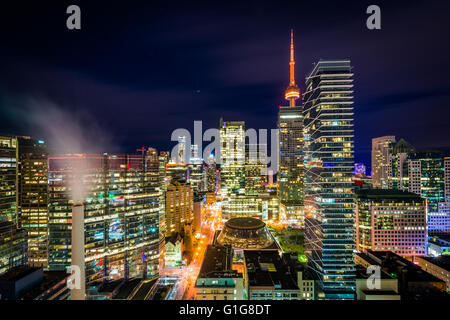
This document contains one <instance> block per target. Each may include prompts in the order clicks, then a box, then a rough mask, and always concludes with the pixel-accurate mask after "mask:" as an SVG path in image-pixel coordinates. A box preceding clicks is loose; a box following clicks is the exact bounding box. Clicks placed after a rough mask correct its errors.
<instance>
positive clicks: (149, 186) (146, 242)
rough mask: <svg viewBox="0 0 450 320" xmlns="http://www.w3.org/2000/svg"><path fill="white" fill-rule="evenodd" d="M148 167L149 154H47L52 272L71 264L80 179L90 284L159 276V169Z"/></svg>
mask: <svg viewBox="0 0 450 320" xmlns="http://www.w3.org/2000/svg"><path fill="white" fill-rule="evenodd" d="M75 168H77V169H75ZM80 168H81V169H80ZM150 168H152V166H151V165H150V166H149V165H148V158H147V153H146V152H143V153H142V155H115V154H103V155H101V154H89V155H55V156H50V157H49V169H48V175H49V189H48V197H49V269H50V270H65V269H66V268H67V267H68V266H70V262H71V226H72V216H71V214H72V195H71V194H72V193H73V192H74V189H75V185H74V184H73V181H76V180H77V178H79V179H81V181H83V183H82V185H83V186H84V187H83V188H84V189H85V194H84V195H85V197H84V198H85V201H84V224H85V262H86V278H87V283H88V284H89V283H90V282H94V281H97V280H103V279H117V278H128V277H135V276H145V275H148V276H151V275H157V274H158V266H159V231H158V223H159V221H158V213H159V201H158V197H159V192H158V190H157V187H158V180H157V171H156V172H152V171H151V169H150Z"/></svg>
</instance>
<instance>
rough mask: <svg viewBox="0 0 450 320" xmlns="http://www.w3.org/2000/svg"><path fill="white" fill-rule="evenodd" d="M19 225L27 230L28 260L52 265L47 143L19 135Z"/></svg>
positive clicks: (38, 264) (36, 264) (33, 263)
mask: <svg viewBox="0 0 450 320" xmlns="http://www.w3.org/2000/svg"><path fill="white" fill-rule="evenodd" d="M18 145H19V153H18V154H19V158H18V159H19V161H18V177H17V182H18V197H17V213H18V226H19V227H20V228H23V229H25V230H26V231H27V236H28V264H29V265H30V266H32V267H33V266H34V267H44V268H47V266H48V208H47V200H48V195H47V184H48V182H47V179H48V174H47V157H48V150H47V145H46V144H45V142H44V141H42V140H36V139H31V138H30V137H18Z"/></svg>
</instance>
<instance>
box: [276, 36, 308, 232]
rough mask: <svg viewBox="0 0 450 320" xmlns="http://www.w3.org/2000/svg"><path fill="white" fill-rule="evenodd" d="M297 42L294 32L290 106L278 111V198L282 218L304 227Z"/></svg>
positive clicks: (301, 120) (282, 107) (301, 128)
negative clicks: (295, 50)
mask: <svg viewBox="0 0 450 320" xmlns="http://www.w3.org/2000/svg"><path fill="white" fill-rule="evenodd" d="M294 66H295V59H294V39H293V32H292V31H291V48H290V61H289V67H290V80H289V86H288V88H287V89H286V91H285V98H286V100H288V101H289V106H280V107H279V111H278V121H277V128H278V147H279V153H278V175H277V183H278V195H279V203H280V218H281V219H284V220H288V221H291V222H292V223H295V224H299V225H301V226H303V225H304V211H303V204H304V203H303V176H304V163H303V142H304V141H303V114H302V111H303V108H302V107H301V106H296V102H295V101H296V100H297V99H298V98H299V97H300V90H299V88H298V86H297V84H296V82H295V69H294Z"/></svg>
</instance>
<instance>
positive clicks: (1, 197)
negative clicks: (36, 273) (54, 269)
mask: <svg viewBox="0 0 450 320" xmlns="http://www.w3.org/2000/svg"><path fill="white" fill-rule="evenodd" d="M17 158H18V142H17V137H14V136H0V274H2V273H4V272H7V271H8V270H10V269H12V268H13V267H16V266H20V265H24V264H27V260H28V258H27V256H28V255H27V251H28V248H27V247H28V246H27V232H26V230H23V229H19V228H17V198H16V196H17V162H18V161H17Z"/></svg>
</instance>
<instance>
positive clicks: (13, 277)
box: [0, 266, 41, 282]
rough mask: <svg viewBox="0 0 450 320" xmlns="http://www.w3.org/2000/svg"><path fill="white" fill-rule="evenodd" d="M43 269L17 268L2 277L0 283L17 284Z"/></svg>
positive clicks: (0, 276)
mask: <svg viewBox="0 0 450 320" xmlns="http://www.w3.org/2000/svg"><path fill="white" fill-rule="evenodd" d="M39 269H41V268H37V267H29V266H17V267H14V268H12V269H10V270H9V271H7V272H5V273H3V274H2V275H0V282H16V281H18V280H20V279H22V278H24V277H26V276H27V275H29V274H32V273H33V272H36V271H38V270H39Z"/></svg>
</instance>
